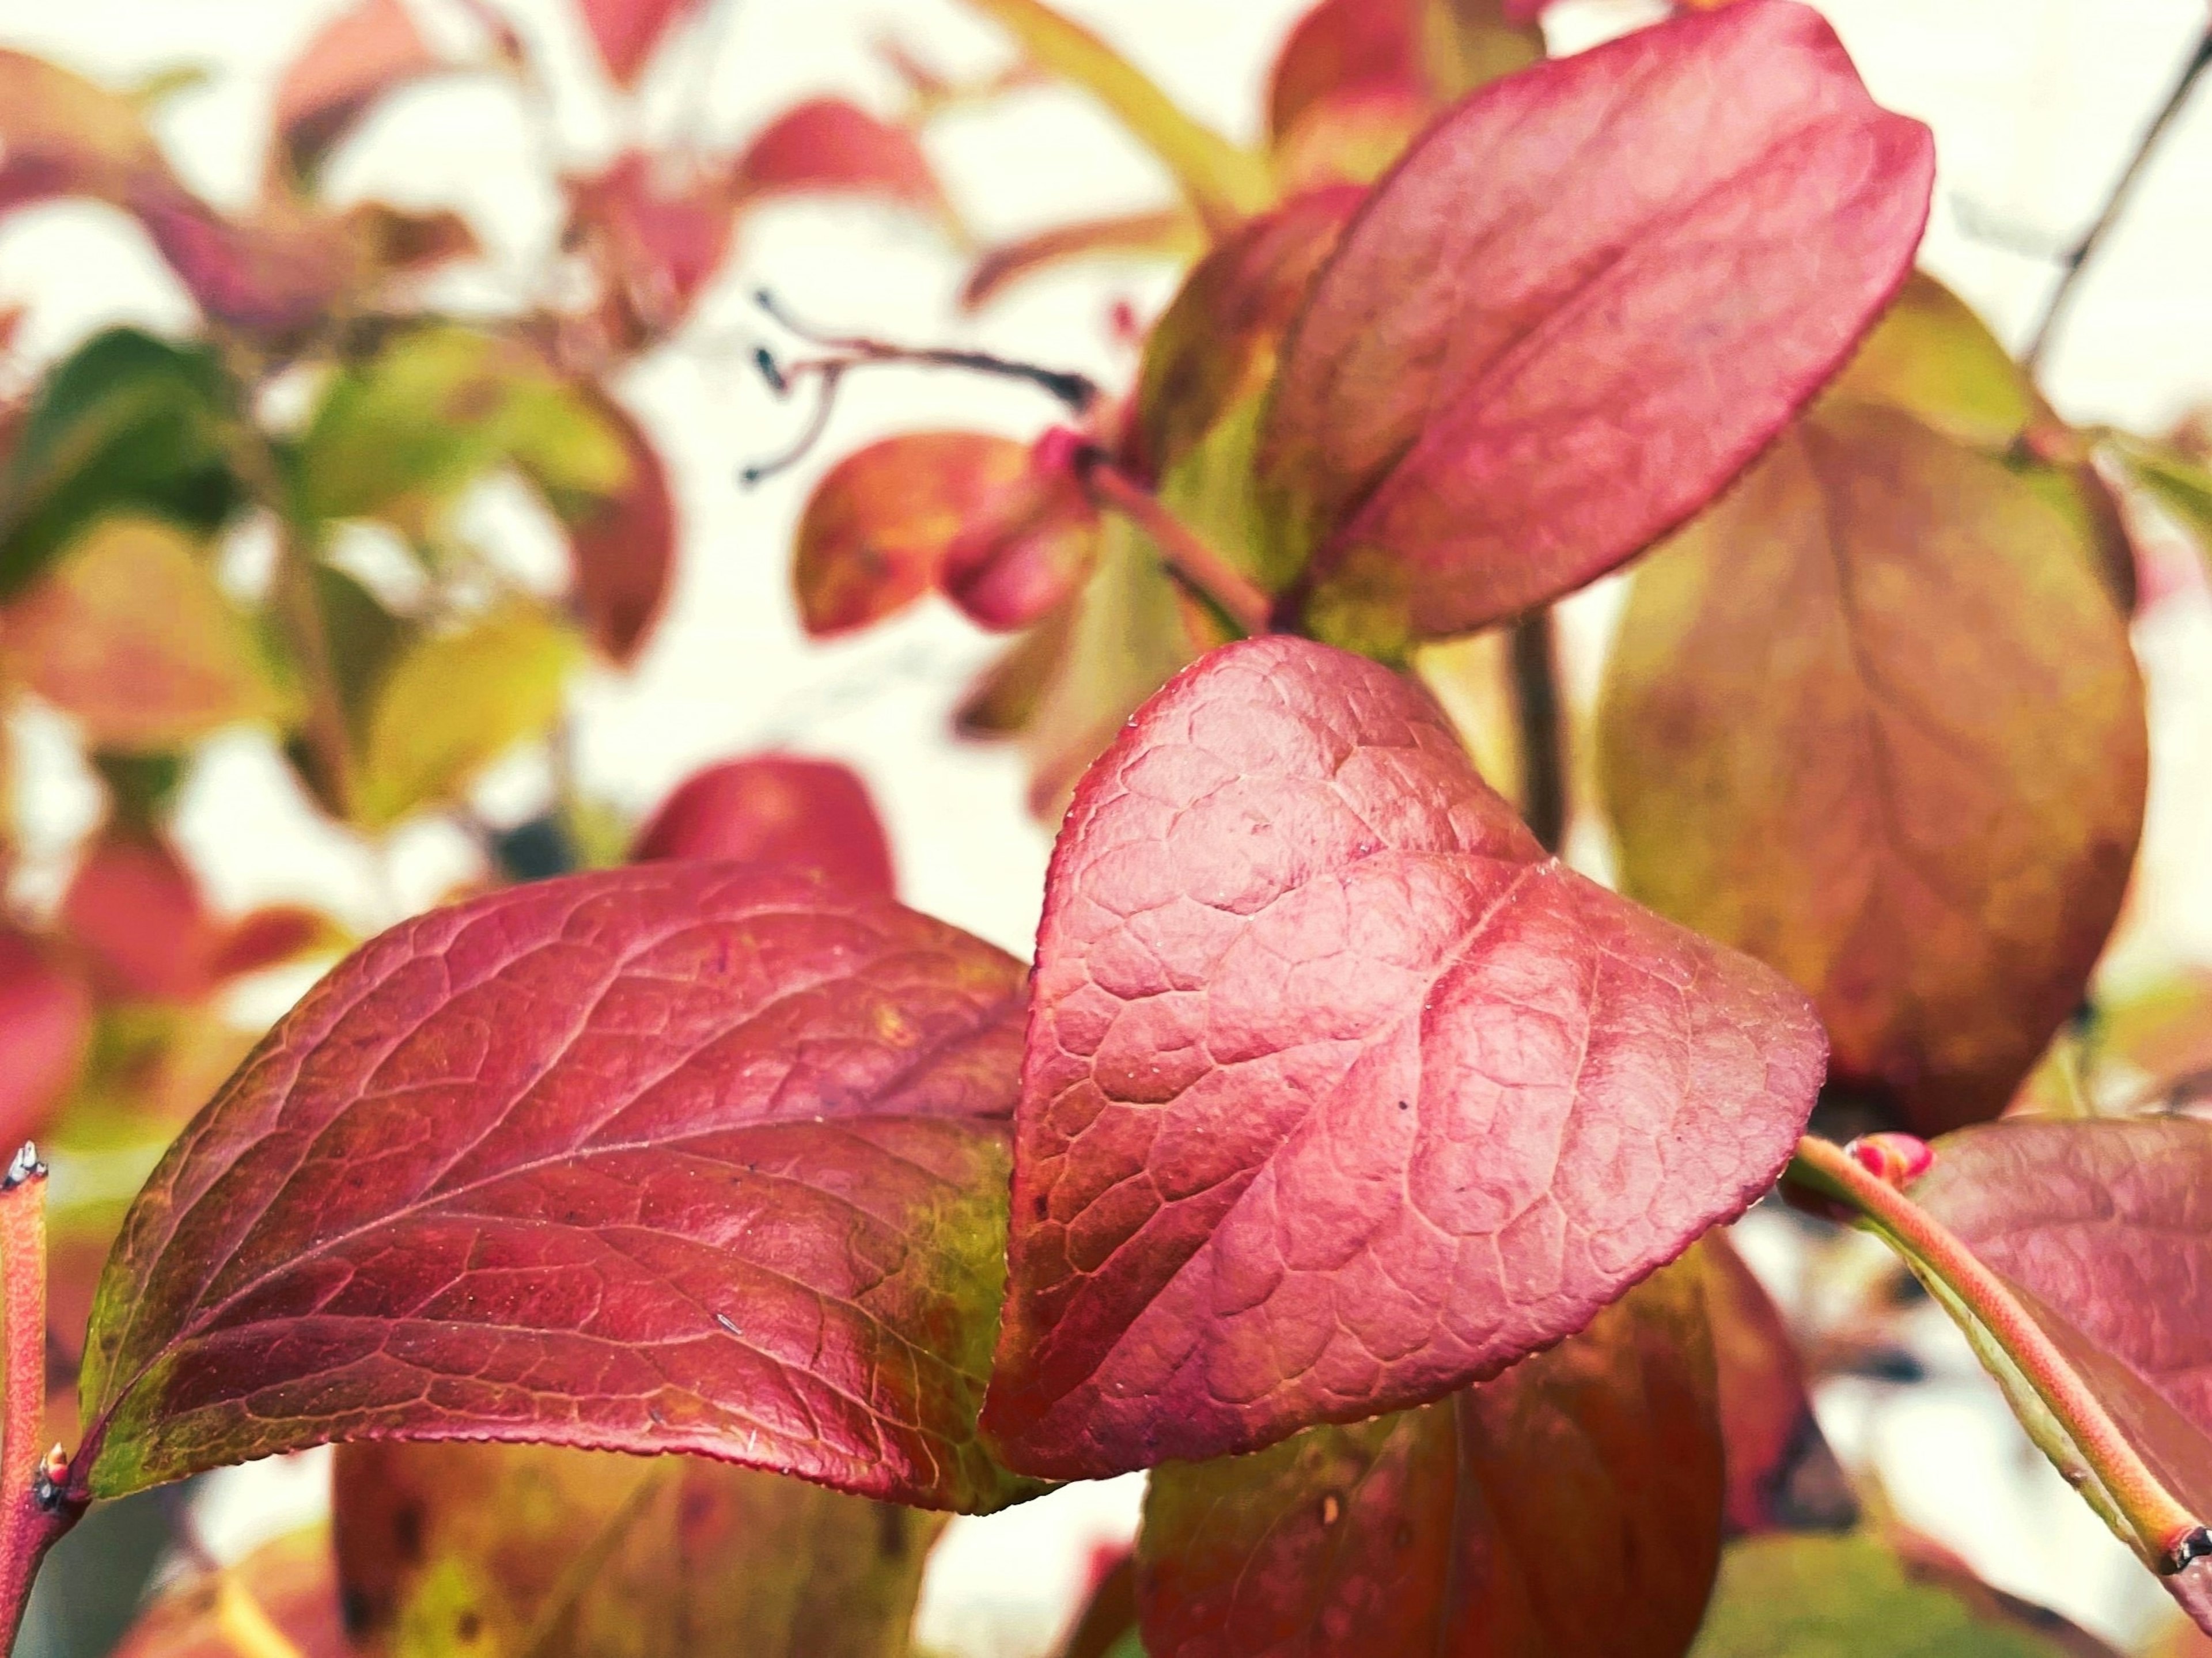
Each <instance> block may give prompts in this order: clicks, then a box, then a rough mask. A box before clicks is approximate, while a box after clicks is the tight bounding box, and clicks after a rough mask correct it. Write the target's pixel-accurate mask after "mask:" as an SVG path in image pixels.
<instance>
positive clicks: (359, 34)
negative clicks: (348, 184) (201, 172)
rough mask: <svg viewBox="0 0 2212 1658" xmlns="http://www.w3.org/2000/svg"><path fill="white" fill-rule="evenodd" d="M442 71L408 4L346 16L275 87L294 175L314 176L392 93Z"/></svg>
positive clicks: (384, 3) (377, 4)
mask: <svg viewBox="0 0 2212 1658" xmlns="http://www.w3.org/2000/svg"><path fill="white" fill-rule="evenodd" d="M442 67H443V65H442V64H441V62H440V60H439V58H438V56H437V54H436V53H435V52H432V51H431V50H430V48H429V47H428V46H427V45H425V44H424V42H423V39H422V33H421V31H420V30H418V29H417V28H416V27H415V20H414V18H413V17H412V16H411V15H409V13H408V10H407V8H406V7H405V6H404V4H402V3H401V0H361V3H360V4H358V5H356V6H355V7H354V8H353V9H351V10H350V11H345V12H341V13H340V14H339V15H337V17H335V18H333V19H332V20H331V21H330V22H329V23H328V24H326V25H325V26H324V27H323V28H322V29H321V30H320V32H319V33H317V34H316V35H315V37H314V38H313V39H311V40H309V41H308V42H307V46H306V48H305V50H303V51H302V52H301V53H300V55H299V56H298V57H297V58H294V59H293V60H292V64H291V67H290V68H289V69H287V70H285V71H284V78H283V80H281V81H279V82H277V83H276V116H275V125H276V142H277V144H278V146H279V148H280V149H282V151H283V155H284V159H285V161H286V162H287V163H288V164H289V167H290V168H291V171H292V173H293V174H294V176H295V177H305V176H306V175H307V174H309V173H313V171H314V168H315V166H316V163H317V162H319V161H321V159H322V158H323V156H324V155H326V154H328V153H329V151H330V150H331V148H332V147H333V146H335V145H336V144H337V143H338V142H339V140H341V139H342V138H343V137H345V135H346V133H347V132H348V131H349V130H350V129H351V128H352V127H353V125H355V124H356V122H358V121H359V120H360V119H361V118H362V116H363V115H365V114H367V113H368V110H369V108H370V107H371V106H373V105H374V103H375V102H376V100H378V99H380V98H381V97H383V96H384V94H386V93H387V92H390V91H392V89H393V88H396V87H399V86H403V85H404V84H405V83H406V82H409V81H412V80H416V79H419V78H420V77H422V76H426V75H431V74H435V72H436V71H437V70H440V69H441V68H442Z"/></svg>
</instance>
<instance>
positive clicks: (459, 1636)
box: [453, 1610, 483, 1645]
mask: <svg viewBox="0 0 2212 1658" xmlns="http://www.w3.org/2000/svg"><path fill="white" fill-rule="evenodd" d="M482 1634H483V1619H482V1618H480V1617H478V1616H477V1614H476V1612H474V1611H473V1610H471V1611H469V1612H463V1613H462V1614H461V1615H460V1616H459V1617H458V1618H456V1619H453V1638H454V1639H455V1640H457V1641H459V1642H460V1643H462V1644H463V1645H468V1644H471V1643H473V1642H474V1641H475V1640H476V1638H477V1637H478V1636H479V1635H482Z"/></svg>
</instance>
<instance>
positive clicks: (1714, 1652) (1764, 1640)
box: [1691, 1533, 2109, 1658]
mask: <svg viewBox="0 0 2212 1658" xmlns="http://www.w3.org/2000/svg"><path fill="white" fill-rule="evenodd" d="M2108 1650H2109V1649H2106V1648H2105V1647H2104V1646H2102V1645H2101V1644H2100V1643H2097V1642H2095V1641H2093V1640H2092V1639H2091V1638H2090V1637H2087V1636H2086V1635H2084V1634H2083V1633H2082V1632H2081V1631H2079V1630H2076V1629H2074V1628H2072V1627H2071V1626H2070V1625H2067V1624H2066V1623H2065V1622H2064V1621H2063V1619H2058V1618H2056V1617H2053V1616H2052V1615H2051V1613H2049V1612H2045V1611H2043V1610H2042V1609H2041V1608H2039V1607H2035V1606H2027V1605H2025V1604H2024V1603H2022V1602H2021V1601H2018V1600H2013V1599H2012V1598H2011V1597H2010V1596H2008V1595H2002V1594H1998V1593H1996V1591H1995V1590H1993V1589H1990V1588H1987V1587H1986V1586H1984V1585H1983V1584H1981V1583H1979V1582H1976V1581H1974V1580H1973V1579H1972V1577H1970V1576H1967V1575H1966V1573H1965V1572H1964V1571H1962V1570H1960V1569H1958V1568H1957V1567H1955V1566H1952V1565H1949V1564H1947V1563H1944V1562H1942V1561H1939V1560H1936V1559H1933V1558H1920V1559H1908V1558H1900V1556H1899V1554H1897V1553H1895V1552H1892V1551H1891V1549H1890V1548H1889V1547H1887V1546H1886V1545H1885V1544H1883V1543H1882V1542H1881V1540H1878V1539H1876V1538H1873V1537H1869V1536H1867V1535H1865V1534H1863V1533H1858V1534H1855V1535H1851V1536H1848V1537H1818V1536H1792V1535H1788V1534H1778V1535H1773V1536H1768V1537H1754V1538H1750V1539H1747V1540H1745V1541H1743V1542H1741V1543H1736V1544H1734V1545H1732V1546H1730V1547H1729V1550H1728V1552H1727V1553H1726V1554H1725V1555H1724V1556H1723V1557H1722V1560H1721V1576H1720V1583H1719V1586H1718V1588H1716V1589H1715V1590H1714V1592H1713V1601H1712V1605H1711V1607H1710V1608H1708V1610H1707V1611H1706V1613H1705V1629H1704V1631H1703V1633H1702V1634H1700V1635H1699V1637H1698V1643H1697V1645H1696V1646H1694V1647H1693V1648H1692V1649H1691V1658H2089V1655H2092V1654H2097V1653H2104V1652H2107V1651H2108Z"/></svg>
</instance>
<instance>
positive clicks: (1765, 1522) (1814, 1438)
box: [1699, 1232, 1858, 1537]
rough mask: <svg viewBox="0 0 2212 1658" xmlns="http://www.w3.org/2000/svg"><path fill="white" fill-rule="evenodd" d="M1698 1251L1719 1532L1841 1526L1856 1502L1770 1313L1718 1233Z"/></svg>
mask: <svg viewBox="0 0 2212 1658" xmlns="http://www.w3.org/2000/svg"><path fill="white" fill-rule="evenodd" d="M1699 1251H1700V1253H1701V1254H1703V1255H1704V1257H1705V1312H1706V1316H1707V1319H1708V1321H1709V1322H1710V1323H1711V1327H1712V1339H1713V1359H1714V1366H1715V1369H1716V1370H1717V1375H1718V1379H1719V1389H1720V1392H1719V1398H1720V1422H1721V1439H1722V1442H1723V1444H1724V1445H1725V1447H1726V1448H1727V1461H1728V1504H1727V1508H1726V1510H1725V1521H1726V1529H1727V1532H1728V1533H1729V1536H1731V1537H1741V1536H1747V1535H1754V1536H1755V1535H1757V1534H1758V1533H1761V1532H1770V1531H1843V1530H1844V1529H1846V1528H1848V1527H1850V1526H1851V1525H1852V1524H1853V1523H1854V1522H1855V1521H1857V1519H1858V1503H1857V1500H1856V1498H1854V1497H1853V1496H1852V1494H1851V1488H1850V1482H1849V1480H1848V1479H1846V1478H1845V1477H1844V1471H1843V1468H1842V1467H1841V1466H1840V1465H1839V1464H1838V1462H1837V1461H1836V1457H1835V1453H1834V1452H1832V1451H1831V1450H1830V1449H1829V1448H1828V1442H1827V1440H1826V1438H1825V1437H1823V1436H1822V1435H1821V1433H1820V1423H1819V1422H1817V1421H1816V1420H1814V1416H1813V1401H1812V1400H1811V1398H1810V1397H1809V1396H1808V1394H1806V1391H1805V1367H1804V1364H1803V1362H1802V1360H1800V1359H1799V1357H1798V1356H1797V1349H1796V1344H1795V1343H1793V1342H1792V1341H1791V1340H1790V1329H1789V1327H1788V1326H1787V1325H1786V1324H1784V1322H1783V1320H1782V1314H1781V1311H1780V1309H1778V1308H1777V1307H1776V1306H1775V1304H1774V1303H1773V1302H1772V1301H1771V1300H1770V1299H1768V1297H1767V1294H1766V1291H1765V1290H1764V1289H1763V1288H1761V1287H1760V1285H1759V1280H1758V1279H1757V1278H1754V1277H1753V1275H1752V1272H1751V1269H1750V1268H1749V1267H1748V1266H1745V1265H1744V1262H1743V1257H1742V1256H1741V1255H1739V1254H1737V1253H1736V1252H1735V1246H1734V1245H1732V1244H1731V1243H1729V1241H1728V1238H1727V1236H1726V1235H1725V1234H1723V1233H1720V1232H1711V1233H1708V1234H1707V1235H1706V1236H1705V1242H1703V1243H1702V1244H1701V1245H1699Z"/></svg>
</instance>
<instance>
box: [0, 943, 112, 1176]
mask: <svg viewBox="0 0 2212 1658" xmlns="http://www.w3.org/2000/svg"><path fill="white" fill-rule="evenodd" d="M91 1035H92V1001H91V998H90V997H89V996H88V995H87V994H86V993H85V987H84V986H83V985H82V983H81V982H79V981H78V980H77V979H76V976H75V975H72V974H70V973H66V972H64V971H63V970H62V969H61V968H59V967H58V966H57V965H56V964H55V963H54V961H53V959H52V957H51V956H50V955H49V954H48V952H47V951H46V950H45V949H44V948H42V947H41V946H40V944H38V943H37V942H36V941H35V940H33V938H31V937H30V936H29V935H28V934H27V933H24V932H18V931H17V930H16V929H15V928H14V927H9V926H0V1139H5V1140H6V1141H7V1142H8V1143H9V1145H21V1144H22V1143H23V1141H24V1140H26V1139H28V1138H29V1137H30V1136H31V1135H32V1134H33V1133H36V1132H37V1131H38V1130H39V1129H40V1128H41V1127H44V1126H45V1124H46V1117H47V1114H49V1113H50V1112H51V1111H52V1109H53V1108H54V1107H55V1106H57V1105H58V1104H59V1103H60V1102H61V1100H62V1096H63V1095H64V1093H66V1092H67V1090H68V1089H69V1086H70V1084H71V1083H72V1082H74V1081H75V1080H76V1072H77V1066H78V1064H79V1062H80V1061H81V1060H82V1059H83V1058H84V1050H85V1044H86V1042H88V1040H89V1039H90V1037H91Z"/></svg>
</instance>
